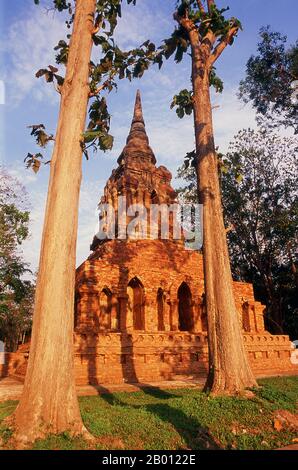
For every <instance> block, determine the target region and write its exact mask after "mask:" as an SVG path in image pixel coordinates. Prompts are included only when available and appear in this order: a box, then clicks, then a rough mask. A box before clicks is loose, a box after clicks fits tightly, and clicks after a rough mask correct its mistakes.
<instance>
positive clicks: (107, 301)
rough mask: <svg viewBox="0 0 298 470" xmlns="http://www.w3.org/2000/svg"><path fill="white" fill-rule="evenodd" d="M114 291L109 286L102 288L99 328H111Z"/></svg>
mask: <svg viewBox="0 0 298 470" xmlns="http://www.w3.org/2000/svg"><path fill="white" fill-rule="evenodd" d="M111 310H112V292H111V291H110V289H108V288H104V289H102V291H101V292H100V294H99V318H98V323H99V325H98V326H99V328H100V329H104V330H110V329H111Z"/></svg>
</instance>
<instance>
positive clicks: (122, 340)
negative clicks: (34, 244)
mask: <svg viewBox="0 0 298 470" xmlns="http://www.w3.org/2000/svg"><path fill="white" fill-rule="evenodd" d="M171 178H172V176H171V173H170V172H169V171H168V170H167V169H166V168H165V167H164V166H159V167H157V166H156V158H155V155H154V153H153V151H152V149H151V147H150V145H149V139H148V136H147V134H146V129H145V123H144V119H143V113H142V106H141V98H140V94H139V92H138V93H137V97H136V104H135V110H134V116H133V120H132V125H131V129H130V133H129V136H128V138H127V142H126V146H125V147H124V149H123V151H122V153H121V155H120V157H119V158H118V167H117V168H116V170H113V172H112V175H111V177H110V178H109V180H108V182H107V184H106V187H105V189H104V196H103V198H102V199H101V203H109V204H111V205H112V206H113V207H114V209H115V212H116V218H117V220H118V221H119V220H120V217H121V214H119V204H118V202H119V197H125V198H126V201H127V205H128V206H129V205H131V204H142V205H144V206H145V207H146V208H147V209H148V213H150V205H151V204H167V205H171V204H174V203H175V202H176V193H175V191H174V190H173V188H172V187H171ZM148 219H149V217H148ZM126 222H127V219H126ZM120 225H121V224H120ZM149 226H150V223H149V220H148V224H147V232H146V235H147V236H146V237H143V238H139V239H138V238H136V239H134V238H126V239H117V238H116V239H114V240H98V239H97V238H96V237H95V238H94V240H93V243H92V245H91V249H92V250H93V253H92V254H91V256H90V257H89V258H88V260H87V261H85V262H84V263H83V264H82V265H81V266H80V267H79V268H78V270H77V278H76V327H75V355H76V356H75V357H76V375H77V380H78V382H80V383H87V382H89V383H122V382H123V381H128V382H133V381H141V382H146V381H158V380H163V379H174V378H177V377H178V376H181V375H183V376H195V375H198V374H204V373H206V370H207V364H208V345H207V322H206V312H205V308H204V280H203V263H202V255H201V254H200V253H199V252H198V251H193V250H187V249H185V247H184V243H183V241H181V240H174V239H169V240H164V239H161V238H158V239H151V238H150V234H149ZM124 229H125V228H124ZM120 230H121V228H120ZM116 235H117V234H116ZM118 235H119V234H118ZM234 292H235V299H236V303H237V307H238V311H239V321H240V322H241V324H242V325H243V334H244V341H245V344H246V347H247V351H248V354H249V357H250V360H251V362H252V365H253V368H254V369H255V371H256V372H259V373H262V372H264V373H271V372H272V373H273V372H278V371H281V370H283V369H289V368H290V366H291V364H290V360H289V356H290V351H291V347H290V342H289V339H288V337H287V336H272V335H270V334H269V333H267V332H266V331H265V329H264V320H263V311H264V306H263V305H261V304H260V303H259V302H256V301H255V299H254V294H253V288H252V285H251V284H245V283H240V282H235V283H234Z"/></svg>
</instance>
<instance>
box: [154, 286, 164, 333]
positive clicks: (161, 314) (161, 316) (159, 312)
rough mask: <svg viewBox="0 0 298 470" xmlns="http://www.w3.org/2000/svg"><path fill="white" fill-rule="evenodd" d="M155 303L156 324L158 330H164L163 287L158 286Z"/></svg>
mask: <svg viewBox="0 0 298 470" xmlns="http://www.w3.org/2000/svg"><path fill="white" fill-rule="evenodd" d="M156 303H157V325H158V331H164V330H165V294H164V291H163V289H161V288H159V289H158V291H157V297H156Z"/></svg>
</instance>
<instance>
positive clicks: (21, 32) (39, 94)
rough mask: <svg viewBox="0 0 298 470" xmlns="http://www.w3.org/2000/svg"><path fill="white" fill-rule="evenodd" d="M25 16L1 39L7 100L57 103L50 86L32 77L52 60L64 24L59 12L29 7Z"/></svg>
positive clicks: (61, 35) (10, 101) (15, 103)
mask: <svg viewBox="0 0 298 470" xmlns="http://www.w3.org/2000/svg"><path fill="white" fill-rule="evenodd" d="M28 13H29V14H28V16H27V17H26V18H25V19H22V20H19V21H16V22H15V23H13V24H12V25H11V26H10V28H9V30H8V34H7V37H6V38H4V45H3V46H2V50H3V52H4V53H5V54H6V57H7V67H6V70H5V77H4V78H5V81H6V84H7V92H8V96H7V102H8V103H10V104H11V105H14V106H16V105H18V104H19V103H20V102H21V101H22V100H24V99H26V98H28V97H31V98H34V99H35V100H39V101H42V100H44V99H46V100H47V102H48V103H51V102H54V103H57V101H58V95H57V93H56V92H55V90H54V88H53V87H51V86H46V85H45V84H44V82H43V81H42V80H37V79H36V78H35V71H37V70H39V69H40V68H42V67H47V66H48V65H49V64H53V63H54V62H55V52H54V51H53V48H54V46H55V45H56V44H57V43H58V41H59V39H61V38H64V37H65V29H66V26H65V23H64V21H63V19H62V18H61V17H60V15H59V14H53V12H46V11H45V9H43V8H36V7H35V8H34V7H32V8H29V11H28Z"/></svg>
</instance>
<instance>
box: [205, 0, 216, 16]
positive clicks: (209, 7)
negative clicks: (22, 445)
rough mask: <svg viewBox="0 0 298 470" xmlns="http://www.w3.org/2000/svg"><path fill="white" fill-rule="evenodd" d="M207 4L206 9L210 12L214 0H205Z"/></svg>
mask: <svg viewBox="0 0 298 470" xmlns="http://www.w3.org/2000/svg"><path fill="white" fill-rule="evenodd" d="M207 4H208V11H209V13H210V11H211V6H212V5H215V1H214V0H207Z"/></svg>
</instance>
